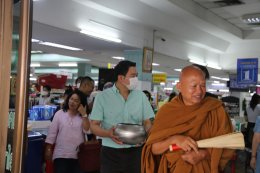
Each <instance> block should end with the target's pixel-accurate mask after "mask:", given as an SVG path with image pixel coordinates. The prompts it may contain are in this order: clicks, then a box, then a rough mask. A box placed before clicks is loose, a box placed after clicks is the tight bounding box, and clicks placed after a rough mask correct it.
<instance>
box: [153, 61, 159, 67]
mask: <svg viewBox="0 0 260 173" xmlns="http://www.w3.org/2000/svg"><path fill="white" fill-rule="evenodd" d="M152 65H153V66H159V65H160V64H157V63H155V62H153V63H152Z"/></svg>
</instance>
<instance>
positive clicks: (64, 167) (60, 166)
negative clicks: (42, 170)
mask: <svg viewBox="0 0 260 173" xmlns="http://www.w3.org/2000/svg"><path fill="white" fill-rule="evenodd" d="M54 173H81V171H80V167H79V162H78V160H77V159H66V158H57V159H55V160H54Z"/></svg>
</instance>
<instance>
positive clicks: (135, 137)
mask: <svg viewBox="0 0 260 173" xmlns="http://www.w3.org/2000/svg"><path fill="white" fill-rule="evenodd" d="M114 135H115V136H117V137H118V138H119V139H120V140H121V141H122V142H123V143H124V144H129V145H137V144H142V143H143V142H144V141H145V139H146V131H145V129H144V127H143V126H142V125H139V124H127V123H119V124H117V125H116V128H115V131H114Z"/></svg>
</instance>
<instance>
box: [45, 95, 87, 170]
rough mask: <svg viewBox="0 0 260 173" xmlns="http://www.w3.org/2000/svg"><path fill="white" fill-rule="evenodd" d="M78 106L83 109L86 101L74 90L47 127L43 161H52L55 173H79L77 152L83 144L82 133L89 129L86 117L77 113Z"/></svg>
mask: <svg viewBox="0 0 260 173" xmlns="http://www.w3.org/2000/svg"><path fill="white" fill-rule="evenodd" d="M80 105H82V106H83V107H85V106H86V99H85V98H84V97H83V96H82V95H81V93H80V92H79V91H78V90H75V91H73V92H72V93H71V94H70V95H69V96H68V97H67V99H66V100H65V102H64V105H63V108H62V110H59V111H58V112H56V114H55V116H54V119H53V121H52V123H51V125H50V127H49V131H48V135H47V138H46V141H45V142H46V149H45V159H46V160H51V159H52V160H53V161H54V172H55V173H80V168H79V163H78V156H77V152H78V151H77V150H78V146H79V145H80V144H81V143H83V142H84V135H83V132H84V131H87V130H88V129H89V120H88V117H87V116H84V115H83V116H82V115H81V114H80V112H79V111H78V108H79V106H80ZM54 144H55V148H54V151H53V145H54Z"/></svg>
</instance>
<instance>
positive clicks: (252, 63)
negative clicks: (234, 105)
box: [237, 58, 258, 85]
mask: <svg viewBox="0 0 260 173" xmlns="http://www.w3.org/2000/svg"><path fill="white" fill-rule="evenodd" d="M257 75H258V58H247V59H237V83H238V84H248V85H250V84H257Z"/></svg>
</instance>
